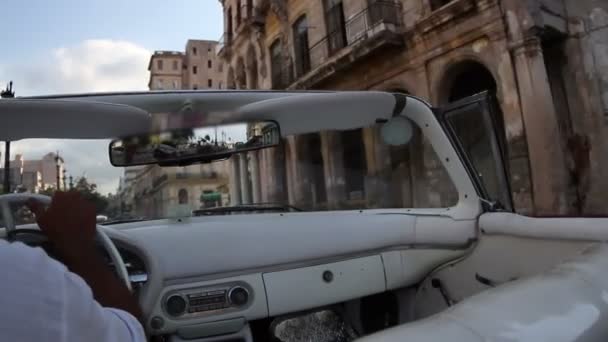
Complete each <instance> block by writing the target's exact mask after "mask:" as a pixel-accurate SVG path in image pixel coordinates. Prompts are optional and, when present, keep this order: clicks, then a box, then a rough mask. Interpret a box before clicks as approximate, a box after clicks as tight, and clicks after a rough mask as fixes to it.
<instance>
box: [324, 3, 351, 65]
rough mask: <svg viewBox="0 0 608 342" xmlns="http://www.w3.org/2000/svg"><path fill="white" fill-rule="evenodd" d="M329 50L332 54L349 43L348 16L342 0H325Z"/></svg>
mask: <svg viewBox="0 0 608 342" xmlns="http://www.w3.org/2000/svg"><path fill="white" fill-rule="evenodd" d="M323 17H324V19H325V29H326V35H327V36H326V39H327V52H328V54H329V55H332V54H333V53H335V52H336V51H338V50H340V49H342V48H344V47H346V46H347V45H348V37H347V35H346V16H345V14H344V3H343V1H342V0H323Z"/></svg>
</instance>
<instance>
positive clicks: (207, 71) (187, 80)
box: [182, 39, 224, 89]
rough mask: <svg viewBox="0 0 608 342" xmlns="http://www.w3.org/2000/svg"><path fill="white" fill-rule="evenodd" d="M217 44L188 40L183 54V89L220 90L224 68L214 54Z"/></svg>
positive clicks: (209, 41)
mask: <svg viewBox="0 0 608 342" xmlns="http://www.w3.org/2000/svg"><path fill="white" fill-rule="evenodd" d="M217 44H218V42H217V41H213V40H193V39H190V40H188V43H186V51H185V53H184V70H183V82H182V85H183V89H222V88H223V87H224V84H223V81H224V70H223V69H224V67H223V65H222V63H221V60H220V59H219V58H218V57H217V55H216V54H215V49H216V46H217Z"/></svg>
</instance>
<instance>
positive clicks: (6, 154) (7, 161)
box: [0, 81, 15, 194]
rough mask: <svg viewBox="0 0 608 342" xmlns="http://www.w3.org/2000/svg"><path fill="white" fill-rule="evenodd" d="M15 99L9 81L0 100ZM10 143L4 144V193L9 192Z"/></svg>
mask: <svg viewBox="0 0 608 342" xmlns="http://www.w3.org/2000/svg"><path fill="white" fill-rule="evenodd" d="M14 97H15V92H14V91H13V81H10V82H9V83H8V85H7V86H6V89H5V90H3V91H2V92H0V98H2V99H12V98H14ZM10 160H11V142H10V141H8V140H7V141H6V142H5V143H4V193H7V194H8V193H10V192H11V181H10V167H11V162H10Z"/></svg>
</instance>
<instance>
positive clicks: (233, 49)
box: [218, 0, 608, 215]
mask: <svg viewBox="0 0 608 342" xmlns="http://www.w3.org/2000/svg"><path fill="white" fill-rule="evenodd" d="M220 2H221V3H222V5H223V8H224V31H225V34H224V38H223V40H222V43H223V44H221V45H220V46H219V47H218V55H219V56H220V57H221V58H223V60H224V61H225V65H224V68H225V70H226V74H225V77H226V78H225V84H226V85H228V88H237V89H258V88H259V89H285V88H287V89H340V90H362V89H375V90H388V91H396V92H404V93H409V94H413V95H416V96H419V97H422V98H425V99H428V100H429V101H430V102H431V103H432V104H433V105H435V106H437V107H440V106H444V105H447V104H449V103H451V102H454V101H457V100H459V99H462V98H464V97H467V96H469V95H473V94H476V93H479V92H481V91H484V90H487V91H489V92H491V93H493V94H494V95H495V97H496V99H497V102H498V110H497V112H498V117H499V120H500V123H501V124H500V126H501V127H502V129H501V133H502V134H503V135H504V137H503V138H504V140H505V141H506V151H505V154H506V159H507V169H508V175H509V183H510V188H511V195H512V199H513V203H514V207H515V209H516V210H517V211H518V212H521V213H525V214H530V215H605V214H607V213H608V207H607V206H606V204H605V202H606V201H605V200H606V196H607V195H606V194H608V179H606V177H604V176H603V175H605V174H607V172H608V158H606V156H607V155H608V154H607V153H608V141H607V139H608V134H606V133H607V132H606V130H607V126H606V125H607V119H608V116H607V115H608V3H607V2H605V1H601V0H582V1H567V0H313V1H304V0H290V1H287V0H220ZM472 129H473V128H472ZM357 134H359V137H360V138H361V141H363V145H362V146H360V147H359V150H358V151H351V152H352V153H354V154H357V153H359V154H360V155H363V156H364V158H363V159H364V163H365V167H364V169H365V173H366V174H365V181H364V187H363V189H362V190H363V197H364V198H365V199H369V198H370V196H372V194H373V193H374V192H376V193H377V192H378V191H380V192H382V191H383V190H382V189H383V188H382V186H381V184H380V185H379V184H377V183H378V182H374V180H378V179H382V178H383V176H382V172H383V170H384V169H386V166H387V165H393V166H395V164H396V163H395V160H400V163H397V164H398V165H396V166H395V167H396V168H397V169H398V168H399V167H402V166H403V165H410V167H409V171H408V170H405V171H403V172H405V173H408V175H407V176H406V178H409V180H408V181H407V182H405V183H409V185H408V186H405V185H403V184H405V183H404V182H403V181H399V184H401V185H403V186H401V188H403V189H404V190H403V191H404V192H409V193H410V195H408V196H406V195H404V196H403V198H402V200H401V204H403V205H408V204H409V205H413V206H424V205H431V206H436V205H441V204H442V203H441V202H443V200H442V199H441V196H440V195H441V191H443V190H442V187H441V186H439V187H438V186H437V184H442V183H441V182H437V181H435V180H432V179H426V180H425V179H421V178H419V177H418V178H417V177H416V175H417V174H418V175H420V172H415V167H414V166H412V165H415V164H416V163H426V164H427V166H428V164H429V163H428V162H426V160H432V158H430V159H429V158H427V156H426V154H425V153H426V150H427V149H426V148H425V144H421V145H419V146H418V148H417V149H416V150H412V149H411V148H410V150H409V153H408V156H407V157H403V156H399V155H398V154H396V153H395V152H394V151H387V150H382V149H379V148H377V144H376V143H375V141H376V139H377V130H376V129H375V128H373V127H372V128H366V129H363V130H361V131H360V132H358V133H357ZM344 139H345V137H344V136H343V135H340V134H334V133H323V134H320V135H316V136H307V137H296V138H294V139H288V140H287V141H286V144H285V145H284V147H283V148H282V149H275V150H262V151H259V152H257V153H250V154H249V155H248V156H241V157H240V158H238V159H237V158H233V159H234V162H233V163H234V164H235V165H233V171H234V172H233V173H234V174H233V176H232V177H233V179H237V178H238V179H240V180H241V182H240V188H241V191H240V195H241V199H242V200H244V201H247V200H249V199H250V198H251V199H252V200H253V199H254V198H255V199H257V198H256V197H259V199H260V200H261V201H279V200H289V202H290V203H298V202H299V201H301V200H302V198H301V197H302V196H310V195H307V194H306V193H307V192H310V191H307V190H305V189H309V188H310V185H311V184H313V185H314V184H315V182H321V181H322V182H323V183H324V188H325V189H324V191H325V197H327V198H326V202H327V203H331V200H330V197H335V196H338V197H340V196H342V197H344V190H343V189H342V190H340V186H339V185H336V184H341V183H343V179H340V177H341V176H340V172H337V173H336V171H335V170H339V169H340V167H342V168H343V167H344V166H343V165H341V164H344V162H345V161H346V159H345V157H344V158H343V157H340V153H339V150H340V148H341V147H340V146H341V145H342V142H343V140H344ZM356 139H357V138H356V137H355V140H356ZM311 149H312V150H314V151H311ZM420 151H422V152H420ZM311 153H312V154H315V155H320V156H321V157H322V158H321V159H322V160H321V161H320V164H319V165H321V171H320V172H317V173H319V175H318V176H314V174H315V172H314V171H311V170H309V171H306V170H302V168H300V167H295V168H294V165H295V164H296V163H297V161H298V160H299V159H301V155H302V154H308V155H310V154H311ZM352 153H351V154H352ZM416 155H418V156H416ZM243 164H244V166H243ZM430 164H432V162H431V163H430ZM251 165H254V166H257V167H258V168H259V170H254V171H252V166H251ZM281 165H283V166H281ZM407 168H408V167H407V166H406V167H405V169H407ZM237 170H240V171H239V172H240V173H239V172H237ZM243 170H244V172H245V175H243V174H242V172H243ZM260 170H270V171H269V172H270V173H269V174H266V173H265V172H266V171H260ZM260 174H261V175H263V176H262V177H261V179H260V181H259V183H260V185H258V186H257V188H258V189H257V191H253V190H254V189H253V187H252V186H243V181H242V180H245V181H246V183H247V182H249V183H251V184H253V183H256V182H257V181H256V177H260V176H259V175H260ZM389 177H390V176H389ZM385 178H386V177H385ZM387 182H388V183H387ZM380 183H382V182H380ZM384 183H385V184H384V186H385V187H384V189H386V186H387V184H388V185H389V186H390V184H391V183H390V180H389V181H386V180H385V182H384ZM424 184H427V185H428V186H426V185H424ZM245 185H247V184H245ZM408 187H409V188H408ZM416 187H422V188H421V189H419V191H416V189H415V188H416ZM285 188H286V190H287V191H284V190H285ZM313 188H314V186H313ZM406 188H408V189H406ZM265 189H266V190H265ZM276 189H282V190H276ZM298 189H299V190H298ZM252 192H253V194H252ZM433 193H436V194H435V195H437V196H435V195H433ZM243 194H245V195H243ZM282 194H287V195H286V196H285V195H282ZM419 194H424V196H426V199H424V200H419V197H420V196H422V195H419ZM235 195H238V193H235ZM285 197H288V198H285ZM328 207H331V205H329V206H328Z"/></svg>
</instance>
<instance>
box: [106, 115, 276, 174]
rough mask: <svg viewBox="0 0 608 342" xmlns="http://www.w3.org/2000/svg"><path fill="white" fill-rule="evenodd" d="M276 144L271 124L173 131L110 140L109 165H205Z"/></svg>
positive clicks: (274, 127)
mask: <svg viewBox="0 0 608 342" xmlns="http://www.w3.org/2000/svg"><path fill="white" fill-rule="evenodd" d="M280 141H281V134H280V131H279V126H278V125H277V124H276V123H275V122H273V121H260V122H248V123H237V124H228V125H218V126H207V127H202V128H194V129H191V128H188V129H177V130H171V131H165V132H162V133H157V134H149V135H138V136H132V137H127V138H124V139H119V140H114V141H112V142H111V143H110V162H111V163H112V165H114V166H133V165H145V164H159V165H162V166H172V165H188V164H193V163H205V162H211V161H214V160H221V159H226V158H228V157H230V156H231V155H233V154H235V153H241V152H245V151H252V150H258V149H262V148H267V147H272V146H276V145H278V144H279V142H280Z"/></svg>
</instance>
